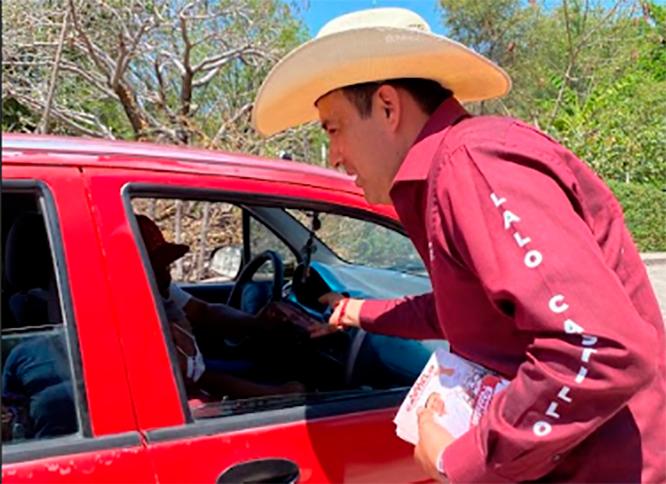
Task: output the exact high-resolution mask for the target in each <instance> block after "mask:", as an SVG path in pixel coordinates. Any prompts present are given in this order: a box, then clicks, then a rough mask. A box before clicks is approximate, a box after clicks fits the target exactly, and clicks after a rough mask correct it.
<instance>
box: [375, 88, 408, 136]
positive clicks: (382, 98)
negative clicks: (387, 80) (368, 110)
mask: <svg viewBox="0 0 666 484" xmlns="http://www.w3.org/2000/svg"><path fill="white" fill-rule="evenodd" d="M374 97H375V102H376V109H379V110H380V114H381V116H382V118H384V119H385V121H386V123H387V124H388V126H389V128H390V129H391V131H396V130H397V129H398V125H399V124H400V116H401V114H402V109H401V108H402V107H401V105H400V96H399V95H398V91H397V90H396V88H395V87H393V86H389V85H388V84H383V85H381V86H380V87H379V89H377V91H376V92H375V96H374Z"/></svg>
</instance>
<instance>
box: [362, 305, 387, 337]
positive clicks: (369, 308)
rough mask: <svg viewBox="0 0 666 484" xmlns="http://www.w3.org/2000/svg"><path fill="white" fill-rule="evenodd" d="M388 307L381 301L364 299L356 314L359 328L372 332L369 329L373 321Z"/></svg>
mask: <svg viewBox="0 0 666 484" xmlns="http://www.w3.org/2000/svg"><path fill="white" fill-rule="evenodd" d="M390 307H391V305H390V304H387V302H386V301H383V300H378V299H364V300H363V304H361V309H360V310H359V314H358V319H359V323H360V324H361V328H363V329H366V330H370V331H372V329H371V328H372V326H373V323H374V322H375V320H376V319H377V318H378V317H379V316H381V315H382V314H384V313H385V312H386V311H387V310H388V309H389V308H390Z"/></svg>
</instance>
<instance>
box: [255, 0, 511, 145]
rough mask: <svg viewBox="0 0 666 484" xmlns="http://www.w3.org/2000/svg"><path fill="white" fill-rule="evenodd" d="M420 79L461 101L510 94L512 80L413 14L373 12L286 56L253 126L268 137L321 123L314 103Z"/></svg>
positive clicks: (330, 26)
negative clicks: (358, 88) (369, 85)
mask: <svg viewBox="0 0 666 484" xmlns="http://www.w3.org/2000/svg"><path fill="white" fill-rule="evenodd" d="M398 78H422V79H431V80H434V81H437V82H439V83H440V84H442V85H443V86H444V87H446V88H447V89H449V90H451V91H453V94H454V96H455V97H456V98H457V99H458V100H459V101H462V102H465V101H482V100H484V99H492V98H496V97H500V96H503V95H505V94H506V93H508V92H509V89H511V79H510V78H509V76H508V75H507V73H506V72H504V70H502V69H501V68H500V67H498V66H497V65H495V64H494V63H492V62H491V61H490V60H488V59H486V58H485V57H483V56H482V55H480V54H477V53H476V52H474V51H473V50H472V49H470V48H468V47H465V46H464V45H462V44H460V43H458V42H456V41H454V40H451V39H448V38H446V37H444V36H441V35H436V34H433V33H432V32H431V31H430V26H429V25H428V24H427V22H426V21H425V20H423V18H421V17H420V16H419V15H417V14H416V13H414V12H412V11H410V10H406V9H403V8H375V9H369V10H361V11H358V12H353V13H349V14H346V15H342V16H341V17H337V18H335V19H333V20H331V21H330V22H328V23H327V24H326V25H324V27H322V29H321V30H320V31H319V33H318V34H317V36H316V37H315V38H314V39H312V40H310V41H308V42H306V43H304V44H303V45H301V46H299V47H297V48H296V49H294V50H293V51H291V52H290V53H289V54H287V55H286V56H285V57H284V58H283V59H282V60H280V62H278V63H277V64H276V65H275V67H273V69H272V70H271V71H270V72H269V74H268V76H267V77H266V79H265V80H264V82H263V84H262V85H261V87H260V88H259V92H258V94H257V98H256V100H255V103H254V108H253V110H252V125H253V127H254V128H255V129H256V130H257V131H259V133H261V134H262V135H264V136H270V135H272V134H275V133H278V132H280V131H282V130H284V129H287V128H290V127H293V126H297V125H299V124H303V123H306V122H308V121H313V120H316V119H317V118H318V115H317V109H316V107H315V102H316V101H317V100H318V99H319V98H320V97H322V96H323V95H324V94H327V93H329V92H331V91H333V90H335V89H338V88H341V87H344V86H349V85H353V84H358V83H362V82H371V81H381V80H388V79H398Z"/></svg>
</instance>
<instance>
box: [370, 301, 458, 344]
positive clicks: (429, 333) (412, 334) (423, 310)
mask: <svg viewBox="0 0 666 484" xmlns="http://www.w3.org/2000/svg"><path fill="white" fill-rule="evenodd" d="M360 318H361V327H362V328H363V329H365V330H366V331H369V332H371V333H379V334H384V335H387V336H398V337H401V338H411V339H446V335H445V334H444V333H443V332H442V329H441V327H440V325H439V323H438V321H437V311H436V309H435V301H434V298H433V294H432V292H429V293H426V294H422V295H419V296H406V297H402V298H398V299H386V300H371V299H366V300H365V301H364V302H363V305H362V306H361V314H360Z"/></svg>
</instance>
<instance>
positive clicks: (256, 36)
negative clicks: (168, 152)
mask: <svg viewBox="0 0 666 484" xmlns="http://www.w3.org/2000/svg"><path fill="white" fill-rule="evenodd" d="M292 10H293V7H291V6H289V5H287V4H286V3H283V2H279V1H277V0H244V1H240V2H239V1H233V0H222V1H217V2H210V1H207V0H198V1H196V0H195V1H192V2H187V3H186V2H164V1H162V2H160V1H151V0H131V1H125V0H115V1H101V0H60V1H51V2H44V1H41V0H28V1H23V2H18V1H11V2H4V3H3V17H4V29H3V47H2V49H3V84H2V94H3V107H4V108H5V110H6V111H7V113H8V116H7V118H6V120H5V121H3V129H14V130H16V129H23V130H34V129H35V127H36V126H37V127H38V130H40V131H43V132H44V131H51V132H55V133H65V134H75V135H85V136H98V137H105V138H129V139H137V140H153V141H158V142H167V143H176V144H194V145H199V146H205V147H215V148H224V149H229V150H234V151H245V152H249V153H255V154H266V155H273V156H276V155H277V153H278V151H279V150H285V149H288V150H290V151H291V152H292V153H293V154H294V156H297V157H300V158H301V159H306V158H314V159H317V158H319V156H320V155H319V150H318V146H314V145H313V144H312V143H310V142H309V140H310V139H316V136H315V135H314V134H312V131H313V129H312V128H311V127H305V128H300V129H295V130H290V131H289V132H287V133H284V134H282V135H281V136H279V137H276V138H275V139H274V140H271V141H270V142H268V143H265V142H262V141H261V140H260V139H259V137H258V136H257V135H256V134H255V133H254V132H253V130H252V129H251V128H250V127H249V116H250V111H251V107H252V101H253V99H254V95H255V93H256V90H257V89H258V86H259V84H260V82H261V80H262V79H263V78H264V77H265V75H266V73H267V72H268V70H269V69H270V67H271V66H272V65H273V64H274V63H275V62H276V61H277V60H278V59H279V58H280V57H281V56H282V55H284V54H285V53H286V52H287V51H288V50H290V49H291V48H292V47H294V46H295V45H298V44H299V43H301V42H302V41H303V40H305V38H306V35H305V30H304V28H303V26H302V24H301V23H300V22H299V21H298V20H297V19H296V18H295V17H294V15H293V11H292ZM49 126H50V128H49Z"/></svg>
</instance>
